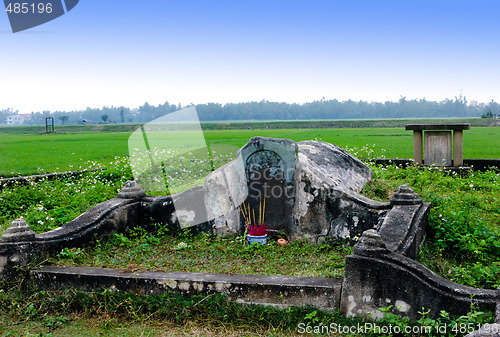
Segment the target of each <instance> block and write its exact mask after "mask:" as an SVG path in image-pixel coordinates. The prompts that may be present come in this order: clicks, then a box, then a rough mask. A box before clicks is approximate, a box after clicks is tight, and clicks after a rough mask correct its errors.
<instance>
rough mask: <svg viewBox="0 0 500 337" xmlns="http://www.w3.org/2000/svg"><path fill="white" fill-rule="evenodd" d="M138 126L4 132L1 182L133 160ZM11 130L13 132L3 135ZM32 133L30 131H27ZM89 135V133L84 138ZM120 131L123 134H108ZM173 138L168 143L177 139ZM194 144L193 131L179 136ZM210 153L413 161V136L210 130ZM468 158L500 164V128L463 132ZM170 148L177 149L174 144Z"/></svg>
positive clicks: (388, 131) (0, 136)
mask: <svg viewBox="0 0 500 337" xmlns="http://www.w3.org/2000/svg"><path fill="white" fill-rule="evenodd" d="M133 127H136V125H125V126H121V127H120V128H111V127H109V128H105V127H104V126H102V128H96V127H95V126H94V127H92V126H88V127H87V129H85V127H83V126H78V127H76V126H75V129H74V131H75V133H61V134H59V133H56V134H44V135H40V134H38V133H37V132H32V133H22V132H23V131H24V132H28V131H29V129H25V128H24V129H23V128H20V129H19V131H18V133H13V132H12V130H16V128H0V176H4V177H11V176H17V175H29V174H38V173H43V172H63V171H70V170H79V169H83V168H85V165H86V164H85V163H86V162H88V161H93V162H96V163H99V164H107V163H108V162H109V161H112V160H113V159H114V158H115V157H116V156H120V157H122V156H128V153H129V152H128V138H129V136H130V134H131V130H130V131H122V130H126V129H133ZM4 130H8V131H9V132H3V131H4ZM26 130H28V131H26ZM67 130H68V132H69V131H70V130H72V129H71V127H68V129H67ZM85 130H87V132H85ZM105 130H121V131H109V132H108V131H105ZM172 133H173V132H170V133H169V139H172V137H171V135H172ZM178 133H179V134H180V135H181V138H184V139H185V138H190V133H189V131H186V132H184V133H180V132H178ZM204 134H205V138H206V141H207V143H208V144H209V146H210V147H211V149H215V150H219V149H218V148H217V146H220V145H224V146H226V148H225V149H224V150H222V151H223V152H228V151H229V150H228V148H229V147H232V152H235V151H236V150H237V149H238V148H240V147H242V146H243V145H245V144H246V143H247V142H248V140H249V139H250V138H252V137H254V136H263V137H275V138H289V139H292V140H294V141H302V140H315V139H316V140H322V141H325V142H328V143H332V144H335V145H338V146H340V147H342V148H345V149H347V150H348V151H351V152H352V153H353V154H354V155H355V156H357V157H358V158H411V157H412V156H413V155H412V151H413V150H412V146H413V145H412V144H413V143H412V133H411V131H405V130H404V129H403V128H358V129H347V128H316V129H311V128H307V129H305V128H304V129H300V128H298V129H295V128H293V129H292V128H290V129H270V130H268V129H252V130H249V129H244V130H205V131H204ZM464 144H465V145H464V158H471V159H473V158H484V159H488V158H490V159H492V158H493V159H495V158H500V128H499V127H476V128H472V129H471V130H468V131H465V132H464ZM170 146H173V147H175V146H177V144H174V143H172V142H170Z"/></svg>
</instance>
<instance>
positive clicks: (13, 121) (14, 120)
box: [7, 114, 31, 125]
mask: <svg viewBox="0 0 500 337" xmlns="http://www.w3.org/2000/svg"><path fill="white" fill-rule="evenodd" d="M29 119H31V114H19V115H12V116H8V117H7V125H21V124H23V123H24V121H26V120H29Z"/></svg>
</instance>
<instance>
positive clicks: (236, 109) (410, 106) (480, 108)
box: [0, 96, 500, 124]
mask: <svg viewBox="0 0 500 337" xmlns="http://www.w3.org/2000/svg"><path fill="white" fill-rule="evenodd" d="M190 106H193V105H187V106H182V105H181V104H170V103H168V102H165V103H164V104H160V105H158V106H154V105H150V104H148V103H145V104H144V105H142V106H141V107H139V108H136V109H130V108H127V107H103V108H100V109H96V108H87V109H85V110H81V111H69V112H68V111H54V112H49V111H42V112H33V113H32V114H31V118H29V119H27V120H26V122H25V123H27V124H43V123H45V117H49V116H50V117H54V119H55V121H56V123H59V124H65V123H103V122H104V123H147V122H150V121H152V120H154V119H156V118H159V117H161V116H164V115H166V114H168V113H171V112H174V111H177V110H180V109H182V108H186V107H190ZM196 110H197V111H198V115H199V118H200V120H201V121H228V120H232V121H238V120H310V119H381V118H383V119H392V118H433V117H436V118H438V117H439V118H446V117H480V116H491V117H493V116H494V115H500V104H498V103H496V102H495V101H491V102H489V103H487V104H485V103H481V104H473V105H471V104H468V102H467V100H466V98H465V97H462V96H460V97H455V98H454V99H445V100H443V101H440V102H436V101H427V100H426V99H418V100H417V99H412V100H407V99H406V98H405V97H401V99H400V100H399V101H397V102H392V101H387V102H384V103H379V102H366V101H353V100H348V101H339V100H336V99H333V100H321V101H314V102H311V103H304V104H296V103H292V104H290V103H279V102H269V101H266V100H263V101H260V102H247V103H228V104H219V103H207V104H199V105H196ZM16 113H17V112H16V111H14V110H12V109H6V110H0V124H4V123H5V121H6V118H7V117H8V116H9V115H13V114H16Z"/></svg>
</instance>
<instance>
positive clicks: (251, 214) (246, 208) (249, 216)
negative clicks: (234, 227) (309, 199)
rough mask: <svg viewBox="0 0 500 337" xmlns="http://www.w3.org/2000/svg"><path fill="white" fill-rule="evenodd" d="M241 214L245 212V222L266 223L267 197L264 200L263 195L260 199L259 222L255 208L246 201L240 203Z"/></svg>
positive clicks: (248, 223)
mask: <svg viewBox="0 0 500 337" xmlns="http://www.w3.org/2000/svg"><path fill="white" fill-rule="evenodd" d="M240 210H241V214H243V218H244V219H245V224H247V225H250V224H255V225H257V224H260V225H262V224H264V221H265V213H266V198H264V200H262V197H261V198H260V201H259V222H257V221H256V219H255V209H250V204H249V203H247V204H246V205H245V203H243V204H241V205H240ZM252 220H253V221H252Z"/></svg>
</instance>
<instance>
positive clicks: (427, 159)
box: [406, 123, 470, 167]
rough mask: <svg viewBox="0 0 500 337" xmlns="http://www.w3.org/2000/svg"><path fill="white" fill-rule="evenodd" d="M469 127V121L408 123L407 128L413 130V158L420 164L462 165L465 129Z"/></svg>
mask: <svg viewBox="0 0 500 337" xmlns="http://www.w3.org/2000/svg"><path fill="white" fill-rule="evenodd" d="M469 129H470V124H469V123H457V124H408V125H406V130H413V160H414V161H415V162H416V163H417V164H419V165H422V164H425V165H437V166H455V167H459V166H462V165H463V164H464V155H463V154H464V150H463V130H469ZM424 131H425V132H424ZM452 131H453V147H452ZM422 137H423V141H424V157H423V158H422ZM452 150H453V155H452Z"/></svg>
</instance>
